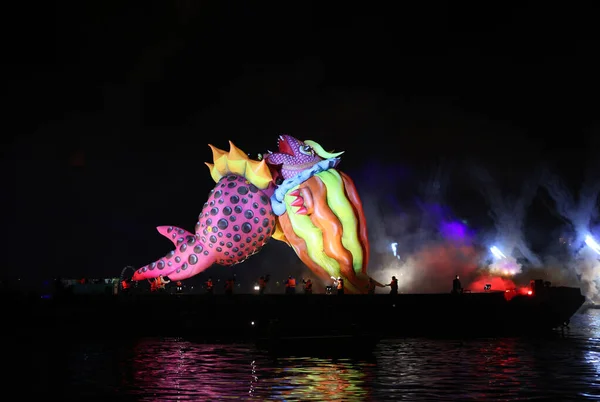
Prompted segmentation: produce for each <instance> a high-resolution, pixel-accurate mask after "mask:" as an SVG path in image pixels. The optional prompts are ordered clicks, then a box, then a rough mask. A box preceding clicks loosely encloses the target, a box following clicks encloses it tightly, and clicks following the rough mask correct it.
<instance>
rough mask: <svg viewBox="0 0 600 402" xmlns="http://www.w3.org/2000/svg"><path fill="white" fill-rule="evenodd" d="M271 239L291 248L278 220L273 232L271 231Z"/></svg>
mask: <svg viewBox="0 0 600 402" xmlns="http://www.w3.org/2000/svg"><path fill="white" fill-rule="evenodd" d="M273 238H274V239H275V240H279V241H282V242H284V243H285V244H287V245H288V246H291V244H290V242H289V240H288V239H287V237H285V233H283V229H282V228H281V225H280V224H279V218H278V219H277V223H276V224H275V230H274V231H273Z"/></svg>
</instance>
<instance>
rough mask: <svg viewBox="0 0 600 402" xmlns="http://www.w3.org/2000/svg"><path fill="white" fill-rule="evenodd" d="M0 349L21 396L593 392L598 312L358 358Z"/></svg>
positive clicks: (156, 347)
mask: <svg viewBox="0 0 600 402" xmlns="http://www.w3.org/2000/svg"><path fill="white" fill-rule="evenodd" d="M108 322H109V321H108ZM111 331H112V333H113V334H114V332H115V331H116V329H113V328H110V326H108V327H107V333H110V332H111ZM3 351H4V352H3V355H2V360H1V361H2V363H3V370H2V371H3V372H4V373H3V374H2V375H1V376H0V378H1V380H0V381H1V382H0V385H2V387H3V389H4V390H5V391H4V392H5V395H6V394H7V393H10V394H14V395H18V396H19V397H20V398H23V399H24V398H26V397H27V396H31V395H43V396H46V397H47V398H51V399H57V400H58V399H60V400H106V401H112V400H117V399H119V400H139V401H163V400H164V401H167V400H168V401H179V400H195V401H222V400H230V399H231V400H234V399H242V400H247V399H255V400H286V401H292V400H301V401H311V400H315V401H340V400H344V401H346V400H372V401H386V400H406V401H415V400H425V401H438V400H440V401H448V400H462V401H469V400H473V401H486V400H504V401H513V400H515V401H516V400H556V401H564V400H588V399H600V379H599V377H598V375H599V373H600V310H590V311H588V312H586V313H584V314H579V315H576V316H575V317H574V318H573V320H572V323H571V328H570V330H569V331H568V332H565V336H564V337H561V336H557V337H553V338H550V339H543V340H542V339H512V338H511V339H484V340H424V339H402V340H396V341H386V342H383V343H381V344H380V345H379V346H378V347H377V349H376V350H375V351H374V353H373V355H372V356H367V357H366V358H360V359H350V358H348V359H331V358H316V357H312V358H311V357H285V358H273V357H269V356H268V355H267V354H265V353H262V352H260V351H257V350H256V349H255V348H254V347H253V346H251V345H209V344H199V343H194V342H191V341H188V340H185V339H178V338H171V339H142V340H136V341H131V340H129V341H123V340H121V341H114V340H111V341H98V340H96V341H84V340H80V341H67V340H66V339H63V340H60V339H59V340H56V339H45V338H44V334H32V335H31V337H27V338H22V339H17V340H15V339H4V347H3Z"/></svg>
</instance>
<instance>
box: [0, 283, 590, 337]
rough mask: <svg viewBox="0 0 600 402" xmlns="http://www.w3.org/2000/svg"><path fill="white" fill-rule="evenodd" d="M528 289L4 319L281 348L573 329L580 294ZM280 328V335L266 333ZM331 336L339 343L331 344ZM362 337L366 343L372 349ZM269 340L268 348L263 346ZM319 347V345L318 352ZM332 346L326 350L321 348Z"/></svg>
mask: <svg viewBox="0 0 600 402" xmlns="http://www.w3.org/2000/svg"><path fill="white" fill-rule="evenodd" d="M535 282H536V284H535V286H533V287H532V290H531V292H527V293H526V294H524V295H515V296H514V297H511V298H507V297H506V294H505V292H482V293H465V294H457V295H453V294H449V293H447V294H400V295H343V296H337V295H320V294H314V295H303V294H297V295H281V294H278V295H252V294H234V295H185V294H184V295H169V294H139V295H138V294H130V295H121V296H112V295H87V296H86V295H71V296H68V297H67V296H66V297H64V298H53V299H44V298H40V297H38V298H28V299H25V300H16V299H8V300H2V301H3V302H4V305H6V306H11V308H10V309H7V310H6V313H5V315H4V317H3V322H4V324H5V326H6V328H9V329H10V330H13V331H21V332H22V333H36V332H39V331H44V333H46V334H50V333H55V334H56V335H57V336H64V335H65V334H69V335H72V336H83V335H86V334H92V335H94V334H95V335H96V336H97V335H98V334H123V335H125V334H126V335H128V336H194V337H204V338H206V339H225V338H227V339H232V340H236V341H237V340H241V341H252V342H254V341H255V340H256V339H261V338H267V339H271V340H272V341H273V342H275V343H274V344H279V345H282V344H284V343H286V342H287V343H290V342H295V343H304V344H306V345H309V347H316V345H319V344H327V342H330V343H331V344H336V345H338V344H339V345H343V344H344V342H346V341H349V339H351V338H352V337H354V339H356V337H357V336H363V335H364V334H374V336H377V337H380V338H395V337H403V336H436V337H437V336H445V335H459V336H479V335H482V336H500V335H505V334H506V335H508V334H510V335H520V334H526V333H532V332H543V331H551V330H552V329H554V328H559V327H561V326H563V325H566V324H568V322H569V320H570V318H571V317H572V316H573V315H574V314H575V313H576V312H577V311H578V310H579V309H580V308H581V306H582V305H583V303H584V301H585V298H584V297H583V296H582V294H581V291H580V289H578V288H569V287H554V286H547V285H546V284H545V283H544V282H543V281H535ZM273 320H277V321H278V325H277V328H278V329H277V330H276V331H275V332H276V333H273V331H274V330H271V333H269V331H267V330H266V329H268V328H269V327H268V325H267V324H269V323H271V322H273ZM332 336H336V337H337V338H335V337H332ZM364 337H365V344H370V343H371V342H370V341H367V339H366V338H368V336H367V335H364ZM261 342H265V341H261ZM319 347H320V346H319ZM324 347H325V348H327V345H325V346H324Z"/></svg>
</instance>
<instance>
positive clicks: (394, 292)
mask: <svg viewBox="0 0 600 402" xmlns="http://www.w3.org/2000/svg"><path fill="white" fill-rule="evenodd" d="M385 286H389V287H390V294H391V295H397V294H398V279H396V277H395V276H392V281H391V282H390V283H388V284H387V285H385Z"/></svg>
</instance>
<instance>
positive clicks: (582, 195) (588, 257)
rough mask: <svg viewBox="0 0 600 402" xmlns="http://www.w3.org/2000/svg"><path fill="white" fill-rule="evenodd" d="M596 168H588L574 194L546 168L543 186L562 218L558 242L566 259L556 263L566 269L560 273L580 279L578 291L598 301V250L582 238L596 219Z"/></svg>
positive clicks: (589, 233)
mask: <svg viewBox="0 0 600 402" xmlns="http://www.w3.org/2000/svg"><path fill="white" fill-rule="evenodd" d="M598 179H599V177H598V174H597V172H592V171H588V172H587V174H586V178H585V180H584V182H583V184H582V186H581V189H580V191H579V197H577V198H576V197H575V196H574V195H573V194H572V193H571V192H570V191H569V189H568V188H567V186H566V185H565V183H564V182H563V181H562V180H561V179H560V177H558V175H556V174H553V173H551V172H548V171H546V172H545V174H544V177H543V183H542V184H543V186H544V188H545V189H546V191H547V192H548V194H549V195H550V197H551V198H552V199H553V200H554V204H555V211H556V213H558V214H559V215H560V216H561V217H562V218H564V220H565V226H566V235H565V236H564V237H561V244H562V245H563V246H564V247H565V248H566V250H567V256H566V257H567V261H564V263H563V264H560V265H559V266H560V267H561V268H563V269H562V270H563V271H564V269H565V268H566V269H567V270H568V271H569V272H567V273H564V274H563V275H564V276H566V277H567V278H569V279H570V280H571V281H572V279H573V274H574V275H575V276H576V277H577V279H578V280H579V281H580V283H581V286H582V292H583V293H584V295H585V296H587V297H588V298H589V299H590V300H592V301H593V302H600V283H599V282H598V278H600V262H599V261H598V257H599V256H598V254H597V253H596V252H595V251H594V250H592V248H590V247H588V246H586V244H585V238H586V237H587V236H592V238H593V237H594V236H593V228H592V227H593V225H594V223H595V221H596V220H597V219H598V204H597V202H598V194H599V193H600V180H598Z"/></svg>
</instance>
